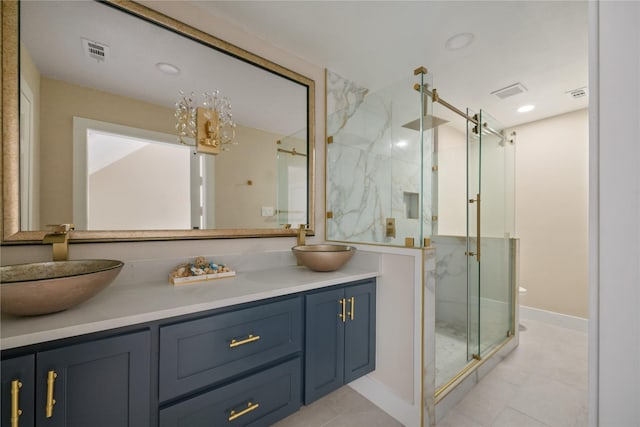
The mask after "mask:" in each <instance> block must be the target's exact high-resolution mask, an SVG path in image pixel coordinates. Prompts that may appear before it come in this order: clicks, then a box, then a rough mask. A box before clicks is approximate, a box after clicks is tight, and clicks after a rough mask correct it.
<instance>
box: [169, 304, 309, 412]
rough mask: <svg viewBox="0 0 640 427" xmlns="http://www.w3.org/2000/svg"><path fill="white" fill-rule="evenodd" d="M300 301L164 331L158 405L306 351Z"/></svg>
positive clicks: (243, 310) (196, 322)
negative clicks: (303, 341) (303, 349)
mask: <svg viewBox="0 0 640 427" xmlns="http://www.w3.org/2000/svg"><path fill="white" fill-rule="evenodd" d="M302 325H303V322H302V301H301V299H300V298H290V299H286V300H283V301H276V302H273V303H269V304H261V305H258V306H255V307H250V308H246V309H241V310H234V311H231V312H228V313H222V314H216V315H213V316H208V317H205V318H202V319H197V320H190V321H187V322H181V323H176V324H173V325H168V326H163V327H161V328H160V401H161V402H166V401H168V400H169V399H172V398H175V397H177V396H180V395H182V394H187V393H190V392H193V391H195V390H198V389H201V388H204V387H208V386H210V385H211V384H215V383H219V382H221V381H224V380H226V379H228V378H230V377H233V376H236V375H242V374H243V373H244V372H246V371H248V370H252V369H256V368H258V367H260V366H263V365H265V364H267V363H269V362H274V361H276V360H278V359H282V358H283V357H287V356H290V355H291V354H293V353H296V352H299V351H301V350H302Z"/></svg>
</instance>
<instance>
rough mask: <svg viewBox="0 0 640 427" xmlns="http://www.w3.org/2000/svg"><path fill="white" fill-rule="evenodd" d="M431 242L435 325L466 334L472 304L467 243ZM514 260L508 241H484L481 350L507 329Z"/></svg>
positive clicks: (443, 239)
mask: <svg viewBox="0 0 640 427" xmlns="http://www.w3.org/2000/svg"><path fill="white" fill-rule="evenodd" d="M432 242H433V244H434V246H435V248H436V252H435V253H436V255H435V275H436V280H435V281H436V291H435V312H436V321H437V322H444V323H446V324H447V325H449V326H451V327H452V328H454V329H457V330H461V331H466V329H467V304H468V303H472V302H470V301H469V302H468V298H467V257H466V255H465V251H466V239H465V237H460V236H436V237H434V238H433V240H432ZM474 242H475V241H472V245H473V244H475V243H474ZM514 256H515V254H513V253H512V250H511V247H510V240H509V239H500V238H492V237H483V239H482V264H481V269H480V301H479V304H480V317H481V337H480V338H481V341H482V344H483V349H484V348H485V347H488V346H490V345H491V343H495V342H497V341H499V340H500V339H501V338H502V337H504V336H505V335H506V332H507V331H508V330H509V329H510V325H511V315H512V310H511V309H512V307H511V301H512V298H513V294H512V293H513V290H512V288H511V276H510V274H513V272H511V269H512V265H513V264H512V257H514ZM474 303H475V304H478V301H476V302H474Z"/></svg>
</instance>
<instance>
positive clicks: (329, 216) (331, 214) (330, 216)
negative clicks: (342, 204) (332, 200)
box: [327, 211, 333, 219]
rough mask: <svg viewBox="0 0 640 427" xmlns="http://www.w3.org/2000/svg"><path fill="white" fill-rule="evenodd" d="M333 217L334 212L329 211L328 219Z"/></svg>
mask: <svg viewBox="0 0 640 427" xmlns="http://www.w3.org/2000/svg"><path fill="white" fill-rule="evenodd" d="M331 218H333V212H332V211H327V219H331Z"/></svg>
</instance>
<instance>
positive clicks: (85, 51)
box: [2, 0, 315, 243]
mask: <svg viewBox="0 0 640 427" xmlns="http://www.w3.org/2000/svg"><path fill="white" fill-rule="evenodd" d="M2 52H3V55H2V108H3V110H2V132H3V139H2V152H3V158H2V162H3V169H2V178H3V180H2V210H3V222H2V227H3V229H2V242H3V243H20V242H32V241H38V240H41V239H42V238H43V236H44V234H45V233H46V231H47V225H49V224H63V223H73V224H75V231H74V232H73V233H72V234H71V238H72V240H75V241H118V240H164V239H190V238H194V239H195V238H216V237H221V238H230V237H255V236H289V235H293V234H294V233H295V230H294V229H295V228H297V227H298V226H299V225H300V224H308V225H309V231H308V234H313V229H314V202H313V200H314V166H315V161H314V134H315V129H314V124H315V117H314V104H315V84H314V81H313V80H312V79H310V78H308V77H305V76H303V75H300V74H298V73H296V72H293V71H291V70H289V69H287V68H285V67H282V66H280V65H278V64H275V63H273V62H271V61H269V60H267V59H265V58H262V57H259V56H257V55H254V54H252V53H250V52H248V51H245V50H243V49H241V48H239V47H237V46H234V45H232V44H229V43H227V42H225V41H223V40H221V39H218V38H216V37H213V36H211V35H209V34H206V33H204V32H202V31H199V30H197V29H195V28H192V27H189V26H188V25H185V24H183V23H180V22H178V21H176V20H174V19H172V18H169V17H167V16H165V15H162V14H160V13H157V12H155V11H153V10H151V9H148V8H146V7H144V6H141V5H139V4H137V3H133V2H128V1H113V2H111V1H108V2H97V1H91V0H83V1H77V2H69V1H56V0H52V1H46V2H32V1H24V2H17V1H3V2H2ZM205 94H208V99H207V97H206V96H205ZM185 105H187V106H188V108H186V110H185ZM196 107H202V108H204V109H205V110H204V111H209V112H213V113H214V114H215V115H216V121H215V123H216V125H217V123H218V122H219V123H227V124H228V125H230V124H232V125H233V126H228V127H227V128H224V129H222V128H221V127H216V128H215V129H214V128H213V125H211V123H212V121H210V120H208V121H206V123H207V124H206V126H204V128H203V129H206V132H210V133H211V134H212V135H218V136H219V135H224V136H225V137H226V139H223V142H224V144H223V143H222V142H221V143H220V144H219V147H218V148H220V149H219V150H217V151H219V153H218V154H211V153H210V152H207V151H204V150H201V149H200V147H197V145H199V144H197V142H196V141H197V140H198V138H199V137H195V138H192V136H195V135H191V134H189V133H188V132H187V133H185V132H184V126H185V124H186V126H189V124H191V125H192V127H193V128H195V127H198V126H199V127H203V125H200V124H197V126H196V124H195V122H193V120H194V119H193V118H192V117H191V116H189V115H186V116H185V111H195V108H196ZM229 112H230V113H231V114H229ZM194 117H195V115H194ZM218 119H219V120H218ZM225 120H226V122H225ZM203 122H204V121H203ZM181 123H182V125H181ZM198 123H199V122H198ZM180 126H182V127H180ZM181 132H182V133H181ZM216 132H217V133H216ZM180 134H181V135H182V136H181V137H179V135H180ZM207 135H209V133H207Z"/></svg>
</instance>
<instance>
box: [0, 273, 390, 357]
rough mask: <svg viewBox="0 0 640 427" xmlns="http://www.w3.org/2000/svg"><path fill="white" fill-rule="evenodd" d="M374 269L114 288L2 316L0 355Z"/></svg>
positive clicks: (309, 286) (346, 279) (157, 282)
mask: <svg viewBox="0 0 640 427" xmlns="http://www.w3.org/2000/svg"><path fill="white" fill-rule="evenodd" d="M379 274H380V273H379V271H378V269H377V268H373V267H365V266H362V265H359V264H356V263H349V264H347V265H346V266H345V267H343V268H342V269H340V270H339V271H334V272H328V273H317V272H313V271H311V270H308V269H307V268H305V267H297V266H281V267H277V268H273V269H265V270H258V271H248V272H239V273H238V274H237V276H235V277H231V278H224V279H218V280H213V281H209V282H203V283H193V284H188V285H180V286H172V285H170V284H169V282H168V279H167V280H164V281H160V280H155V281H148V282H141V283H133V282H132V283H117V284H113V285H111V286H110V287H108V288H106V289H105V290H103V291H102V292H101V293H99V294H98V295H96V296H95V297H93V298H92V299H90V300H89V301H86V302H84V303H82V304H80V305H78V306H76V307H73V308H70V309H68V310H66V311H63V312H60V313H54V314H49V315H43V316H35V317H14V316H8V315H3V316H2V322H1V323H0V331H1V334H0V349H2V350H5V349H10V348H15V347H21V346H25V345H30V344H36V343H41V342H46V341H52V340H56V339H61V338H68V337H72V336H77V335H82V334H88V333H91V332H98V331H104V330H108V329H114V328H118V327H122V326H129V325H134V324H139V323H144V322H150V321H154V320H160V319H164V318H168V317H173V316H180V315H184V314H191V313H197V312H199V311H205V310H210V309H214V308H221V307H228V306H232V305H236V304H242V303H246V302H251V301H257V300H261V299H266V298H272V297H277V296H282V295H287V294H294V293H297V292H304V291H309V290H312V289H318V288H322V287H326V286H331V285H337V284H340V283H347V282H351V281H355V280H361V279H368V278H372V277H376V276H379Z"/></svg>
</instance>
